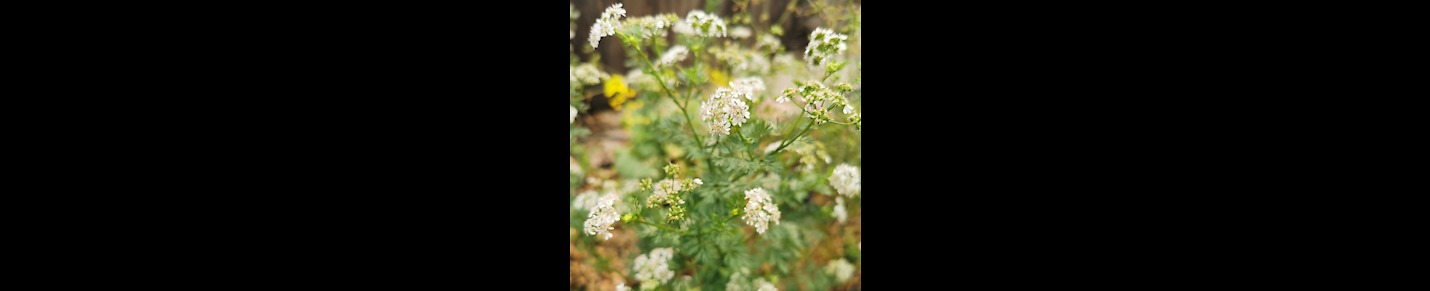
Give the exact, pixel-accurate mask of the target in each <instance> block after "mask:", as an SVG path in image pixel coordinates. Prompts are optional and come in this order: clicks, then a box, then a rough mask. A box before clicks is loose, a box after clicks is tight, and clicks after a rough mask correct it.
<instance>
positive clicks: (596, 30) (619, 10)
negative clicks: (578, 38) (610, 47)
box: [587, 3, 626, 48]
mask: <svg viewBox="0 0 1430 291" xmlns="http://www.w3.org/2000/svg"><path fill="white" fill-rule="evenodd" d="M625 16H626V9H625V5H624V4H621V3H616V4H615V5H611V7H610V8H606V11H603V12H601V18H598V19H596V24H594V25H591V35H590V36H588V37H587V38H588V40H589V41H590V42H591V48H596V46H597V45H598V44H600V42H601V38H602V37H607V36H611V35H615V34H616V27H617V26H619V23H618V21H620V19H621V17H625Z"/></svg>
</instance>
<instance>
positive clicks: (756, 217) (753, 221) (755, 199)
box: [740, 188, 780, 234]
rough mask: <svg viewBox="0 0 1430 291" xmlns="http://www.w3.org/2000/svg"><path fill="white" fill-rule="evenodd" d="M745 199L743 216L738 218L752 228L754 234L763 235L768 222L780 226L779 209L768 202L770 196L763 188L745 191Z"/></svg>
mask: <svg viewBox="0 0 1430 291" xmlns="http://www.w3.org/2000/svg"><path fill="white" fill-rule="evenodd" d="M745 199H747V201H746V202H745V214H744V215H743V216H741V217H740V218H741V219H743V220H745V224H749V225H750V226H754V227H755V231H756V232H759V233H760V234H765V229H767V228H768V227H769V223H770V221H774V222H775V224H780V209H779V207H777V206H775V203H774V202H772V201H770V194H769V193H766V192H765V189H764V188H755V189H750V190H749V191H745Z"/></svg>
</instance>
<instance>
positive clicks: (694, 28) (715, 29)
mask: <svg viewBox="0 0 1430 291" xmlns="http://www.w3.org/2000/svg"><path fill="white" fill-rule="evenodd" d="M675 32H676V33H682V34H690V35H699V36H704V37H716V36H721V37H723V36H725V21H724V20H720V17H719V16H715V15H714V14H706V13H705V11H701V10H700V9H696V10H691V11H690V13H688V14H685V21H682V22H680V23H677V24H676V25H675Z"/></svg>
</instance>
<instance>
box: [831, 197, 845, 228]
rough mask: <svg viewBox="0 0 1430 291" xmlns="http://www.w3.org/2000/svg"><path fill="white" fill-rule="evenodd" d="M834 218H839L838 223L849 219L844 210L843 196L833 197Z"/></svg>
mask: <svg viewBox="0 0 1430 291" xmlns="http://www.w3.org/2000/svg"><path fill="white" fill-rule="evenodd" d="M834 218H836V219H839V223H844V222H845V221H848V220H849V212H846V211H844V197H835V198H834Z"/></svg>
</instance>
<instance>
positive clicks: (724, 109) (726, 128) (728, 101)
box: [700, 87, 750, 135]
mask: <svg viewBox="0 0 1430 291" xmlns="http://www.w3.org/2000/svg"><path fill="white" fill-rule="evenodd" d="M738 94H739V93H737V92H736V91H735V90H734V89H731V88H726V87H722V88H719V89H715V93H714V94H711V95H710V99H709V100H705V101H704V102H701V103H700V120H701V121H705V122H706V125H707V126H709V127H710V133H715V134H721V135H730V127H731V126H737V125H741V124H744V123H745V120H747V119H749V118H750V106H748V105H745V101H744V100H740V98H739V96H737V95H738Z"/></svg>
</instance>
